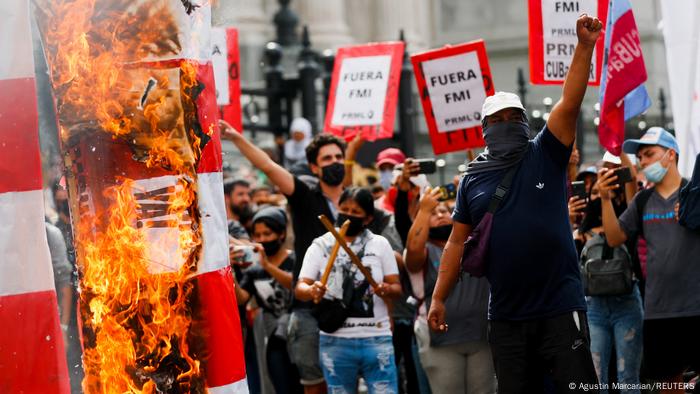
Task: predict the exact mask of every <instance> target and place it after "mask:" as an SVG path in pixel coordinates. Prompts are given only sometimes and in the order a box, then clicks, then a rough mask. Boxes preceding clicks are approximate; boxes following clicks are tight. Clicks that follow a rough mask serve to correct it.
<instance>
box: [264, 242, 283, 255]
mask: <svg viewBox="0 0 700 394" xmlns="http://www.w3.org/2000/svg"><path fill="white" fill-rule="evenodd" d="M260 244H261V245H262V247H263V249H265V255H266V256H267V257H270V256H274V255H276V254H277V252H279V251H280V249H281V248H282V240H281V239H279V238H277V239H273V240H272V241H267V242H261V243H260Z"/></svg>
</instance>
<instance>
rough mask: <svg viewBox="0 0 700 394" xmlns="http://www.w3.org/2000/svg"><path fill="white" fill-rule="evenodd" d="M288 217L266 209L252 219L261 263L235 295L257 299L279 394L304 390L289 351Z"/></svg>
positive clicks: (247, 273)
mask: <svg viewBox="0 0 700 394" xmlns="http://www.w3.org/2000/svg"><path fill="white" fill-rule="evenodd" d="M286 229H287V215H286V214H285V212H284V211H283V210H282V209H281V208H277V207H267V208H263V209H261V210H260V211H259V212H258V213H257V214H256V215H255V216H254V217H253V241H255V242H256V244H255V248H256V251H257V252H258V253H259V254H260V264H259V265H257V264H256V265H253V266H251V267H250V268H248V269H246V270H245V271H244V273H243V274H244V276H243V279H242V280H241V283H240V286H237V288H238V289H239V290H238V291H237V292H236V296H237V298H238V302H239V303H245V302H247V301H248V300H249V299H250V297H255V300H256V301H257V304H258V305H259V306H260V307H261V308H262V310H263V321H264V326H265V334H266V337H267V341H266V342H267V348H266V355H267V368H268V372H269V374H270V378H271V380H272V384H273V385H274V387H275V392H276V393H298V392H301V391H302V388H301V385H300V384H299V376H298V373H297V371H296V368H295V367H294V364H292V363H291V362H290V360H289V354H288V352H287V337H286V332H287V322H288V321H289V306H290V303H291V288H292V270H293V269H294V261H295V258H294V253H293V252H291V251H290V250H288V249H285V248H283V247H282V245H283V244H284V241H285V238H286V234H287V231H286Z"/></svg>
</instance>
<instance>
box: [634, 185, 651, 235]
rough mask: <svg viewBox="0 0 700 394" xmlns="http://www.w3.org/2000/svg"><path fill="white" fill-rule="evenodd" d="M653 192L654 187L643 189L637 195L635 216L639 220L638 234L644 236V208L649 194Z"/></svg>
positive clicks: (649, 196)
mask: <svg viewBox="0 0 700 394" xmlns="http://www.w3.org/2000/svg"><path fill="white" fill-rule="evenodd" d="M652 193H654V188H653V187H652V188H649V189H644V190H642V191H640V192H639V195H638V196H637V200H636V204H637V218H638V220H639V236H644V208H645V207H646V205H647V202H649V199H650V198H651V194H652Z"/></svg>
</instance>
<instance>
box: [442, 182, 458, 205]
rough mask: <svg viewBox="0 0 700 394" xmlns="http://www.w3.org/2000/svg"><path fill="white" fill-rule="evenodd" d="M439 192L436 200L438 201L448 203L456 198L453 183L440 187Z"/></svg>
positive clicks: (455, 189)
mask: <svg viewBox="0 0 700 394" xmlns="http://www.w3.org/2000/svg"><path fill="white" fill-rule="evenodd" d="M439 190H440V197H439V198H438V201H448V200H454V199H455V198H457V188H456V187H455V184H454V183H448V184H446V185H442V186H440V188H439Z"/></svg>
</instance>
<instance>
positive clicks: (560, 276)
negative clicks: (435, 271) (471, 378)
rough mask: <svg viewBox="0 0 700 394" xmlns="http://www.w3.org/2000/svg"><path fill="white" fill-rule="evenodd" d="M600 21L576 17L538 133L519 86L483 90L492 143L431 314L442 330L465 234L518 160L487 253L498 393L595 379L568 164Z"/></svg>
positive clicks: (472, 183) (472, 179) (477, 165)
mask: <svg viewBox="0 0 700 394" xmlns="http://www.w3.org/2000/svg"><path fill="white" fill-rule="evenodd" d="M601 28H602V24H601V22H600V21H599V20H598V19H597V18H593V17H590V16H587V15H582V16H581V17H580V18H579V19H578V21H577V22H576V32H577V35H578V44H577V46H576V49H575V51H574V56H573V59H572V60H571V66H570V68H569V72H568V74H567V77H566V80H565V82H564V88H563V93H562V98H561V99H560V101H559V102H558V103H557V104H556V105H555V106H554V108H553V110H552V113H551V114H550V116H549V118H548V119H547V125H546V126H545V127H544V128H543V130H542V131H541V132H540V133H539V134H538V135H537V136H536V137H535V138H534V139H533V140H529V127H528V124H527V117H526V115H525V109H524V108H523V106H522V104H521V103H520V100H519V99H518V97H517V96H516V95H514V94H512V93H503V92H498V93H496V94H495V95H494V96H491V97H488V98H487V99H486V101H485V102H484V106H483V110H482V116H483V119H484V120H483V123H484V139H485V141H486V146H487V150H486V151H485V152H484V153H483V154H481V155H480V156H479V157H478V158H477V159H476V160H474V161H472V162H471V163H469V166H468V169H467V174H466V176H465V177H464V178H463V179H462V182H461V184H460V187H459V191H458V194H457V207H456V208H455V211H454V214H453V217H454V226H453V230H452V234H451V235H450V238H449V240H448V242H447V245H446V246H445V250H444V252H443V255H442V261H441V266H440V273H439V277H438V282H437V285H436V288H435V291H434V293H433V299H432V304H431V308H430V313H429V316H428V321H429V323H430V326H431V328H432V329H434V330H438V331H445V330H447V327H448V323H449V322H446V321H445V308H444V301H445V299H446V298H447V296H448V294H449V293H450V290H451V289H452V287H453V286H454V283H455V281H456V280H457V278H458V277H459V272H460V267H459V263H460V258H461V256H462V252H463V243H464V241H465V240H466V239H467V237H468V235H469V234H470V233H471V231H472V229H473V228H474V227H476V226H477V225H478V224H479V221H480V220H481V218H482V217H483V216H484V214H485V213H486V211H487V209H488V205H489V202H490V200H491V197H492V195H493V193H494V191H495V190H496V187H497V186H498V185H499V184H500V183H501V181H502V179H503V177H504V176H505V174H506V173H507V172H508V171H509V170H511V169H513V168H516V172H515V176H514V178H513V181H512V184H511V186H510V188H509V191H508V194H507V196H506V198H505V200H504V201H503V202H502V203H501V205H500V207H499V209H498V211H497V212H496V214H495V215H494V218H493V228H492V231H491V234H490V239H489V250H488V253H487V257H486V259H487V261H486V264H487V270H486V276H487V277H488V279H489V282H490V284H491V297H490V302H489V342H490V344H491V351H492V353H493V358H494V364H495V366H496V375H497V377H498V392H499V393H501V394H502V393H506V394H507V393H535V392H542V391H543V384H544V382H545V380H548V381H550V382H552V383H553V384H554V386H555V387H556V389H557V391H558V392H566V391H569V390H570V389H571V387H575V388H576V389H580V388H581V387H582V385H585V384H588V385H589V387H591V389H592V391H594V392H595V390H594V389H595V386H594V385H595V384H596V383H597V382H598V381H597V377H596V373H595V369H594V366H593V360H592V358H591V352H590V346H589V334H588V324H587V320H586V314H585V311H586V302H585V299H584V293H583V286H582V284H581V278H580V272H579V268H578V259H577V255H576V249H575V246H574V242H573V239H572V238H571V227H570V224H569V217H568V211H567V205H566V202H567V187H566V168H567V164H568V161H569V156H570V155H571V149H572V146H573V143H574V139H575V131H576V118H577V117H578V114H579V110H580V107H581V102H582V101H583V97H584V95H585V93H586V85H587V83H588V77H589V70H590V66H591V58H592V54H593V50H594V48H595V43H596V40H597V39H598V36H599V35H600V31H601ZM545 376H548V378H545Z"/></svg>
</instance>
